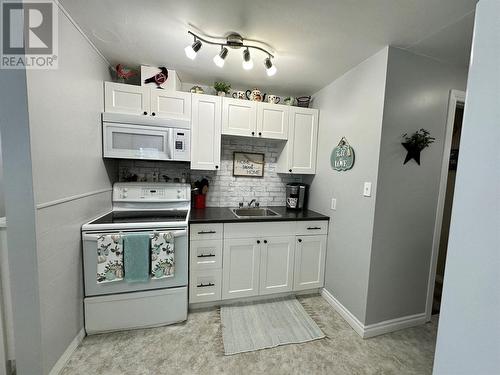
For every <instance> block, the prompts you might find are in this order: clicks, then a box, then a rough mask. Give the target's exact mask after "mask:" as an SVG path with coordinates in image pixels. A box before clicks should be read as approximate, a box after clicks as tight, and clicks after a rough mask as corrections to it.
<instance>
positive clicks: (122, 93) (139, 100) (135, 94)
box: [104, 82, 151, 115]
mask: <svg viewBox="0 0 500 375" xmlns="http://www.w3.org/2000/svg"><path fill="white" fill-rule="evenodd" d="M150 105H151V92H150V90H149V88H148V89H147V90H144V88H143V87H142V86H135V85H126V84H124V83H114V82H104V110H105V111H106V112H114V113H126V114H131V115H144V112H146V114H149V112H150Z"/></svg>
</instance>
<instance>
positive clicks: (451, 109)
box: [425, 90, 465, 321]
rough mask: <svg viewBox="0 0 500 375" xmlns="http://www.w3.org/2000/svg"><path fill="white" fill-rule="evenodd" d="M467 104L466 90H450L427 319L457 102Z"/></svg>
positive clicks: (432, 287) (429, 314) (428, 289)
mask: <svg viewBox="0 0 500 375" xmlns="http://www.w3.org/2000/svg"><path fill="white" fill-rule="evenodd" d="M459 103H462V104H465V92H463V91H459V90H450V98H449V100H448V117H447V120H446V130H445V135H444V149H443V161H442V164H441V178H440V182H439V193H438V201H437V208H436V221H435V223H434V236H433V239H432V253H431V264H430V270H429V280H428V284H427V302H426V305H425V316H426V320H427V321H430V320H431V317H432V304H433V299H434V288H435V283H436V272H437V261H438V256H439V242H440V240H441V226H442V225H443V212H444V202H445V199H446V185H447V183H448V166H449V163H450V152H451V141H452V138H453V127H454V125H455V112H456V109H457V104H459Z"/></svg>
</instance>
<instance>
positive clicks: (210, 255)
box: [198, 254, 215, 258]
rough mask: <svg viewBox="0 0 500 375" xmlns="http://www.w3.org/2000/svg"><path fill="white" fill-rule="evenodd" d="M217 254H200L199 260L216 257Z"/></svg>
mask: <svg viewBox="0 0 500 375" xmlns="http://www.w3.org/2000/svg"><path fill="white" fill-rule="evenodd" d="M214 256H215V254H200V255H198V258H210V257H214Z"/></svg>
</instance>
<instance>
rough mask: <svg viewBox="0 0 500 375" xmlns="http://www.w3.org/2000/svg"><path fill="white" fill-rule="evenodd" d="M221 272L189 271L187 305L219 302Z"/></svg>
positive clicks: (215, 270) (219, 270) (216, 270)
mask: <svg viewBox="0 0 500 375" xmlns="http://www.w3.org/2000/svg"><path fill="white" fill-rule="evenodd" d="M221 280H222V270H221V269H214V270H201V271H200V270H194V269H192V270H191V275H190V277H189V303H198V302H210V301H219V300H220V299H221V290H222V289H221V284H222V282H221Z"/></svg>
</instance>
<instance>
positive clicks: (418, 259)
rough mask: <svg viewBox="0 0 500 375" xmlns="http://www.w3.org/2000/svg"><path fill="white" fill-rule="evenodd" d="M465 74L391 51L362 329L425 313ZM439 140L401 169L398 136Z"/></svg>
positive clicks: (406, 54) (402, 158)
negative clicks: (421, 134) (452, 124)
mask: <svg viewBox="0 0 500 375" xmlns="http://www.w3.org/2000/svg"><path fill="white" fill-rule="evenodd" d="M466 79H467V71H465V70H459V69H454V68H453V67H451V66H449V65H447V64H442V63H440V62H438V61H436V60H433V59H430V58H427V57H424V56H418V55H415V54H413V53H410V52H406V51H403V50H401V49H397V48H390V49H389V58H388V66H387V81H386V88H385V102H384V120H383V125H382V138H381V145H380V159H379V167H378V185H377V187H376V189H377V194H376V207H375V220H374V229H373V243H372V252H371V261H370V280H369V289H368V304H367V312H366V324H372V323H378V322H382V321H386V320H390V319H395V318H401V317H404V316H410V315H415V314H419V313H423V312H425V306H426V298H427V284H428V277H429V268H430V260H431V252H432V240H433V234H434V223H435V216H436V206H437V197H438V192H439V182H440V176H441V165H442V158H443V148H444V135H445V129H446V120H447V113H448V99H449V94H450V90H451V89H456V90H461V91H465V86H466ZM420 128H425V129H427V130H429V131H430V133H431V135H432V136H433V137H435V138H436V140H435V142H434V143H433V144H432V145H431V146H430V147H429V148H426V149H425V150H423V151H422V153H421V159H420V164H421V165H418V164H417V163H416V162H415V161H414V160H411V161H409V162H408V163H407V164H405V165H403V161H404V157H405V156H406V151H405V149H404V148H403V146H402V145H401V141H402V134H404V133H408V134H412V133H413V132H414V131H416V130H418V129H420Z"/></svg>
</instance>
